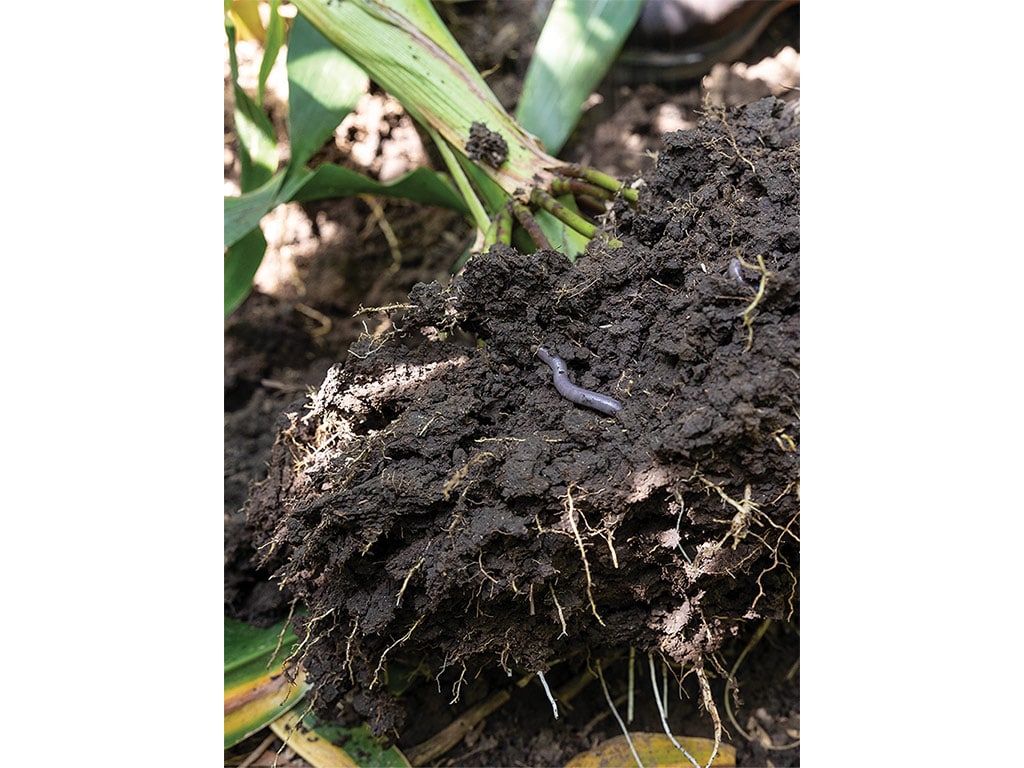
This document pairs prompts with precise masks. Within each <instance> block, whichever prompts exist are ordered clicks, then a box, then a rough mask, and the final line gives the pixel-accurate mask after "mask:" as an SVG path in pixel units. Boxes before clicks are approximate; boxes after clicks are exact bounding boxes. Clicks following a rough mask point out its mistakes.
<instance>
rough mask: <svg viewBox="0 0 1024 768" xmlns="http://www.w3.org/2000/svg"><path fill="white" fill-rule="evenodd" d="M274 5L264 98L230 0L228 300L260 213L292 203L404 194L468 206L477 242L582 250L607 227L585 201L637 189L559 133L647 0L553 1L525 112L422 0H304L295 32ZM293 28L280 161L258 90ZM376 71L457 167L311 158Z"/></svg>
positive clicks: (241, 274)
mask: <svg viewBox="0 0 1024 768" xmlns="http://www.w3.org/2000/svg"><path fill="white" fill-rule="evenodd" d="M278 5H279V3H278V2H277V0H273V1H272V2H271V3H270V10H271V16H270V23H269V24H268V25H267V28H266V29H265V30H264V31H263V32H264V35H265V41H264V44H265V54H264V60H263V66H262V67H261V70H260V76H259V86H258V90H257V95H256V98H255V99H254V98H252V97H250V96H249V95H248V94H246V93H245V91H244V90H243V89H242V88H240V87H238V85H237V73H238V69H237V62H236V60H235V57H234V43H235V36H236V22H237V23H247V24H248V25H252V24H253V22H252V20H251V19H252V14H251V9H248V8H246V9H245V10H246V11H247V13H245V14H242V13H239V12H235V13H232V12H231V11H232V9H233V8H234V5H233V4H232V2H231V0H226V4H225V10H226V11H227V13H226V19H227V21H226V28H227V34H228V40H229V47H230V50H231V65H232V76H233V78H234V81H235V83H236V85H235V89H234V94H235V100H236V107H235V121H236V130H237V134H238V138H239V156H240V162H241V180H240V184H241V189H242V194H241V195H240V196H239V197H230V198H226V199H225V204H224V230H225V312H226V313H227V312H230V311H232V310H233V309H234V308H235V307H237V306H238V305H239V304H240V303H241V302H242V300H243V299H244V298H245V296H246V295H247V294H248V292H249V290H250V287H251V283H252V277H253V275H255V273H256V269H257V268H258V267H259V264H260V261H261V260H262V258H263V253H264V251H265V249H266V240H265V239H264V238H263V235H262V232H261V231H260V229H259V221H260V219H261V218H262V217H263V216H264V215H265V214H266V213H268V212H269V211H270V210H272V209H273V208H274V207H276V206H277V205H280V204H282V203H285V202H290V201H298V202H304V201H310V200H317V199H323V198H330V197H341V196H346V195H354V194H374V195H386V196H393V197H400V198H404V199H408V200H413V201H416V202H421V203H427V204H431V205H437V206H442V207H447V208H450V209H453V210H456V211H459V212H461V213H463V214H464V215H466V216H467V217H468V218H469V219H470V220H471V221H472V223H473V224H474V225H475V226H476V228H477V230H478V238H477V243H476V245H475V250H478V251H481V250H486V249H487V248H489V247H490V246H491V245H492V244H494V243H496V242H503V243H511V242H515V243H516V244H517V245H518V246H520V247H522V248H525V249H527V250H529V249H532V248H555V249H557V250H559V251H562V252H563V253H565V254H566V256H567V257H569V258H570V259H572V258H575V257H576V256H577V255H578V254H579V253H581V252H582V251H583V250H584V249H585V248H586V246H587V244H588V243H589V241H590V240H591V239H592V238H595V237H602V236H603V235H602V233H601V231H600V229H599V227H598V226H597V224H596V221H595V220H594V219H593V218H591V217H590V216H589V215H587V214H586V213H584V211H588V212H595V211H596V212H600V211H602V210H603V208H604V206H605V205H607V202H608V201H610V200H612V199H614V198H615V197H616V196H617V195H622V196H623V197H625V198H626V199H627V200H629V201H635V200H636V192H635V190H632V189H630V188H628V187H625V186H624V185H623V184H622V183H621V182H620V181H619V180H618V179H614V178H612V177H610V176H608V175H606V174H604V173H601V172H600V171H599V170H596V169H592V168H582V167H579V166H576V165H572V164H569V163H566V162H563V161H561V160H558V159H557V158H556V157H555V156H553V155H552V154H550V152H557V151H558V150H559V149H560V148H561V146H562V145H563V144H564V142H565V140H566V138H567V137H568V135H569V133H570V131H571V130H572V128H573V126H574V125H575V123H576V121H577V120H578V118H579V115H580V111H581V107H582V104H583V101H584V100H585V99H586V97H587V96H588V95H589V93H590V91H591V90H592V89H593V87H594V86H596V85H597V83H598V82H599V81H600V80H601V78H602V77H603V75H604V72H605V71H606V69H607V67H608V66H609V65H610V64H611V62H612V60H613V59H614V56H615V54H616V53H617V52H618V50H619V48H620V47H621V45H622V42H623V40H624V39H625V37H626V35H627V34H628V32H629V30H630V29H631V27H632V25H633V23H634V22H635V20H636V17H637V15H638V14H639V10H640V0H619V2H615V3H594V2H592V1H591V0H556V1H555V3H554V5H553V7H552V10H551V13H550V15H549V18H548V23H547V24H546V25H545V28H544V30H543V31H542V33H541V36H540V38H539V40H538V44H537V47H536V51H535V55H534V58H533V60H532V61H531V66H530V69H529V70H528V72H527V77H526V81H525V83H524V90H523V96H522V98H521V100H520V102H519V106H518V109H517V112H516V117H513V116H511V115H509V114H508V112H507V111H506V110H505V108H504V107H503V106H502V104H501V103H500V102H499V101H498V99H497V98H496V97H495V96H494V94H493V92H492V91H491V89H490V88H489V87H488V86H487V84H486V82H485V81H484V79H483V78H482V76H481V75H480V73H479V72H477V71H476V69H475V68H474V66H473V64H472V62H471V61H470V59H469V57H468V56H467V55H466V54H465V52H464V51H463V50H462V48H461V47H460V46H459V44H458V43H457V42H456V40H455V39H454V37H452V35H451V33H450V32H449V31H448V29H447V28H446V27H445V25H444V23H443V22H442V21H441V19H440V17H439V16H438V15H437V12H436V11H435V10H434V8H433V6H431V4H430V3H429V2H428V0H345V2H339V1H338V0H294V5H295V6H296V7H297V9H298V11H299V14H298V15H297V16H296V18H295V19H294V21H293V23H292V25H291V29H290V31H287V32H286V30H285V25H284V22H283V20H282V19H281V17H280V16H279V14H278V13H277V11H278ZM239 10H241V9H239ZM243 19H244V20H245V21H243ZM286 34H287V43H288V56H287V70H288V83H289V114H288V135H289V141H290V144H291V156H290V159H289V161H288V163H287V164H286V165H284V167H282V168H278V164H279V153H278V147H277V142H276V140H275V137H274V131H273V128H272V126H271V124H270V120H269V119H268V118H267V116H266V114H265V113H264V112H263V110H262V104H261V100H262V92H263V87H264V83H265V81H266V77H267V75H268V73H269V71H270V65H271V64H272V63H273V60H274V57H275V56H276V54H277V52H278V51H279V50H280V48H281V46H282V45H283V44H284V40H285V36H286ZM369 80H373V81H374V82H376V83H377V84H378V85H379V86H381V87H382V88H384V89H385V90H386V91H388V92H389V93H391V94H392V95H393V96H394V97H395V98H397V99H398V100H399V101H400V102H401V103H402V105H403V107H404V108H405V109H406V110H407V111H408V112H409V114H410V115H411V116H412V117H413V118H414V119H415V120H416V121H417V122H418V123H419V124H420V125H421V126H422V128H423V129H424V131H425V132H426V133H427V134H428V135H429V136H430V137H431V139H432V140H433V141H434V143H435V145H436V147H437V149H438V152H439V154H440V155H441V157H442V158H443V159H444V162H445V165H446V169H447V174H442V173H438V172H434V171H431V170H429V169H425V168H419V169H416V170H414V171H412V172H411V173H409V174H407V175H405V176H403V177H401V178H399V179H397V180H395V181H394V182H391V183H388V184H384V183H381V182H378V181H375V180H373V179H370V178H367V177H365V176H362V175H361V174H358V173H356V172H354V171H351V170H349V169H346V168H343V167H341V166H337V165H333V164H323V165H320V166H318V167H317V168H316V169H313V170H311V169H309V168H308V167H306V163H307V162H308V161H309V159H310V158H311V157H312V156H313V154H314V153H315V152H316V151H317V150H318V149H319V148H320V147H321V146H322V145H323V143H324V142H325V141H326V140H327V139H328V138H329V137H330V136H331V135H332V133H333V132H334V130H335V128H336V127H337V126H338V124H339V123H340V122H341V120H342V119H343V118H344V117H345V115H347V114H348V113H349V112H350V111H351V110H352V109H354V107H355V104H356V102H357V101H358V99H359V97H360V96H361V95H362V94H363V93H364V92H365V91H366V88H367V85H368V82H369ZM517 118H518V119H517ZM538 136H540V137H543V141H542V139H541V138H538ZM544 142H547V146H545V143H544ZM513 238H515V240H513ZM467 255H468V254H467Z"/></svg>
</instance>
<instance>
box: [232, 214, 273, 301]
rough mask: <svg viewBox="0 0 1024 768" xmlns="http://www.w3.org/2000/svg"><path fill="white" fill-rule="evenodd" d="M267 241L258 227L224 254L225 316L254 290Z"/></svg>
mask: <svg viewBox="0 0 1024 768" xmlns="http://www.w3.org/2000/svg"><path fill="white" fill-rule="evenodd" d="M266 250H267V240H266V238H265V237H263V232H262V231H261V230H260V228H259V227H256V228H255V229H253V230H250V232H249V233H248V234H247V235H244V236H243V237H242V238H241V239H240V240H238V242H236V243H235V244H234V245H232V246H231V247H230V248H228V250H227V253H225V254H224V315H225V317H226V316H227V315H230V314H231V313H232V312H234V311H235V309H236V308H237V307H238V305H239V304H241V303H242V302H243V301H245V297H246V296H248V295H249V291H251V290H252V279H253V277H254V276H255V275H256V270H257V269H259V267H260V262H262V261H263V253H264V252H265V251H266Z"/></svg>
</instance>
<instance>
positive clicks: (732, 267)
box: [729, 257, 750, 288]
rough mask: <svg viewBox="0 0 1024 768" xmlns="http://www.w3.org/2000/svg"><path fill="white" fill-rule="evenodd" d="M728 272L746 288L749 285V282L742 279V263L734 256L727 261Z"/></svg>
mask: <svg viewBox="0 0 1024 768" xmlns="http://www.w3.org/2000/svg"><path fill="white" fill-rule="evenodd" d="M729 274H730V275H732V276H733V277H735V278H736V280H737V281H738V282H739V283H740V284H741V285H745V286H747V287H748V288H749V287H750V284H749V283H748V282H747V281H746V280H744V279H743V265H742V264H740V260H739V259H737V258H735V257H734V258H733V260H732V261H730V262H729Z"/></svg>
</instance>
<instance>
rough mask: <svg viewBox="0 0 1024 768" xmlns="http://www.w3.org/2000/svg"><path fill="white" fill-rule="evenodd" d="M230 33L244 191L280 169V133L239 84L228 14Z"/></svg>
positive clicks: (263, 181)
mask: <svg viewBox="0 0 1024 768" xmlns="http://www.w3.org/2000/svg"><path fill="white" fill-rule="evenodd" d="M224 28H225V31H226V32H227V36H228V58H229V61H230V65H231V82H232V86H233V89H232V90H233V92H234V95H235V133H237V134H238V160H239V163H240V164H241V166H242V173H241V179H240V182H239V183H240V185H241V187H242V191H243V192H248V191H249V190H250V189H255V188H256V187H259V186H262V185H263V184H264V183H265V182H266V181H267V179H269V178H270V177H271V176H272V175H273V173H274V171H275V170H276V169H277V163H278V160H279V157H278V152H277V137H276V136H275V134H274V126H273V125H272V124H271V122H270V118H269V117H267V115H266V114H264V112H263V110H262V109H260V107H259V105H257V104H256V102H255V101H253V100H252V99H251V98H250V97H249V94H247V93H246V92H245V91H244V90H242V87H241V86H240V85H239V84H238V55H237V54H236V53H235V25H234V22H232V21H231V17H230V15H228V16H226V17H225V24H224Z"/></svg>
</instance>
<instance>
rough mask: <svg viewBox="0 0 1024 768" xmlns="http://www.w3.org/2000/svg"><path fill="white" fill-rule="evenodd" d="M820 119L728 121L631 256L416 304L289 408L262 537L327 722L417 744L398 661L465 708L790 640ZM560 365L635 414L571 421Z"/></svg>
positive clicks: (466, 286) (631, 245) (666, 194)
mask: <svg viewBox="0 0 1024 768" xmlns="http://www.w3.org/2000/svg"><path fill="white" fill-rule="evenodd" d="M798 109H799V107H798V105H796V104H785V103H783V102H781V101H779V100H777V99H775V98H767V99H763V100H761V101H758V102H755V103H754V104H751V105H749V106H746V107H742V108H738V109H726V108H724V107H723V108H711V107H709V111H708V114H707V115H706V116H705V119H703V120H702V121H701V123H700V124H699V125H698V127H697V129H695V130H692V131H685V132H678V133H675V134H671V135H668V136H666V137H665V149H664V150H663V151H662V152H661V154H660V156H659V158H658V161H657V164H656V167H655V168H654V169H653V171H651V172H650V173H649V174H647V175H646V176H645V177H644V178H643V183H642V186H641V187H640V190H641V191H640V202H639V205H638V206H637V207H636V209H635V210H634V209H630V208H629V207H628V206H626V204H625V203H624V202H622V201H620V202H618V203H617V204H616V206H615V208H614V209H613V211H612V212H611V214H610V220H609V222H608V228H609V230H611V231H614V234H615V236H616V237H617V238H619V239H620V240H621V241H622V243H623V245H622V246H621V247H618V248H611V247H608V246H607V245H599V246H592V248H591V249H590V250H589V251H588V252H587V253H586V254H585V255H583V256H581V257H580V258H579V260H578V261H577V263H576V264H575V265H573V264H570V263H569V262H568V261H567V260H566V259H565V257H564V256H562V255H561V254H558V253H555V252H551V251H540V252H537V253H534V254H530V255H524V254H521V253H519V252H517V251H515V250H513V249H511V248H502V247H499V248H494V249H492V250H491V251H490V252H489V253H487V254H484V255H480V256H477V257H475V258H474V259H473V260H472V261H471V262H470V264H469V265H468V267H467V268H466V270H465V271H464V273H463V274H462V275H461V276H459V277H458V278H456V279H455V280H453V281H452V283H451V284H450V285H447V286H446V285H441V284H440V283H437V282H433V283H421V284H418V285H417V286H415V288H413V290H412V291H411V292H410V295H409V302H408V305H407V306H406V307H405V308H404V309H403V310H401V311H397V310H394V309H392V310H390V311H389V314H390V316H391V320H392V323H390V324H388V325H387V326H386V327H388V328H389V330H388V331H387V332H386V333H383V334H381V335H378V336H376V337H372V336H364V337H363V338H361V339H360V340H359V341H358V342H357V343H355V344H354V345H353V346H352V347H351V349H350V354H349V357H348V359H347V360H345V362H343V363H339V364H337V365H335V366H333V367H332V368H331V369H330V371H329V372H328V374H327V376H326V379H325V380H324V382H323V384H322V385H321V387H320V388H319V390H318V391H317V392H316V393H315V394H313V395H311V396H310V397H309V398H307V399H306V400H305V401H304V402H302V403H301V405H297V406H296V407H294V408H292V409H290V410H289V412H288V413H287V414H286V416H287V421H286V424H285V426H284V428H283V429H282V430H281V431H280V433H279V434H278V437H277V440H276V443H275V445H274V448H273V449H272V452H271V459H270V464H269V471H268V475H267V479H266V480H265V481H264V482H262V483H261V484H259V485H257V486H255V487H254V488H253V491H252V493H251V495H250V498H249V500H248V503H247V516H248V523H249V525H250V526H251V527H252V529H253V531H254V545H255V547H256V549H257V550H258V551H260V552H261V553H263V556H264V561H265V565H266V567H268V568H270V569H273V570H274V574H275V579H276V581H277V583H278V584H280V585H281V586H282V587H284V588H286V589H288V590H290V592H291V593H292V594H294V595H295V596H296V598H298V600H299V601H300V602H301V604H302V605H304V606H305V607H306V609H307V614H306V615H305V617H303V618H300V619H298V620H297V623H298V625H299V626H298V630H299V633H300V637H305V638H306V639H305V641H304V643H303V646H302V661H303V664H304V665H305V667H306V669H307V671H308V673H309V679H310V680H311V681H312V683H313V685H314V691H315V697H314V700H315V704H316V706H317V708H318V710H319V711H321V712H334V713H336V709H335V708H336V707H337V706H338V705H344V706H343V708H344V709H345V710H346V711H348V712H355V713H357V714H358V715H359V716H361V717H364V718H366V719H367V720H368V722H369V723H370V725H371V727H372V728H373V730H374V731H375V732H377V733H385V732H390V733H391V734H392V735H394V734H398V735H401V733H402V730H403V727H404V724H405V715H406V712H405V710H404V706H403V702H404V701H406V699H404V698H403V697H402V696H400V695H398V694H397V693H396V692H395V691H396V686H397V681H396V678H397V677H398V675H397V673H396V672H395V671H394V670H395V669H397V664H396V662H398V661H400V660H405V661H410V662H411V663H412V665H413V666H415V667H417V668H418V670H419V672H420V673H421V674H422V676H423V677H424V678H426V679H427V683H426V684H425V687H433V686H436V688H437V690H438V691H439V690H440V687H441V685H442V683H443V684H444V685H445V687H446V688H449V687H450V688H451V690H452V691H453V693H454V695H455V696H456V697H458V695H459V690H460V687H461V685H462V683H463V681H470V682H471V681H473V680H474V679H477V678H478V677H479V676H480V675H481V674H483V675H484V676H485V677H486V676H487V675H489V674H491V673H492V672H493V671H494V670H501V671H502V672H503V673H505V674H508V675H511V674H513V673H522V672H532V671H548V670H549V669H550V665H551V664H553V663H554V661H555V660H556V659H566V658H570V657H574V655H575V657H576V658H580V659H583V657H581V656H579V652H580V651H581V650H585V651H586V653H587V654H589V656H590V658H610V657H612V656H614V655H620V654H621V653H622V652H623V651H624V649H626V648H628V647H630V646H633V647H635V648H637V649H638V650H640V651H643V652H653V653H654V654H656V655H660V656H661V657H662V658H664V659H666V660H668V661H670V662H673V663H675V664H681V665H684V666H685V667H686V669H689V670H694V669H696V670H698V671H699V677H703V676H704V675H705V672H707V673H708V674H713V673H714V670H715V663H714V661H713V654H714V653H715V651H716V650H718V649H719V648H720V647H721V646H722V644H723V643H724V642H726V641H727V640H728V639H729V638H731V637H733V636H734V635H735V634H736V633H737V631H738V628H739V626H740V625H741V624H742V623H743V622H744V621H747V620H750V619H756V618H764V617H772V618H782V619H789V618H792V617H793V614H794V612H795V607H796V605H797V600H798V573H799V569H798V565H799V563H798V536H799V521H798V515H799V499H798V496H799V452H798V446H799V439H800V427H799V416H798V413H799V166H800V155H799V115H798ZM734 259H735V260H738V261H739V263H738V264H736V263H734ZM473 342H475V344H474V343H473ZM538 345H543V346H545V347H546V348H547V349H549V350H551V352H552V353H554V354H557V355H559V356H560V357H562V358H563V359H564V360H565V361H566V363H567V365H568V368H569V375H570V377H571V378H572V379H573V381H574V382H575V383H576V384H578V385H580V386H583V387H587V388H588V389H592V390H596V391H599V392H602V393H606V394H608V395H611V396H613V397H615V398H616V399H618V400H619V401H620V402H622V403H623V405H624V407H623V409H622V410H621V411H620V412H618V413H617V414H615V415H613V416H606V415H603V414H600V413H596V412H594V411H590V410H586V409H585V408H581V407H580V406H577V405H574V404H572V403H570V402H568V401H567V400H565V399H563V398H562V397H560V396H559V394H558V393H557V392H556V390H555V388H554V387H553V385H552V381H551V371H550V369H549V368H548V367H547V366H545V365H544V364H543V363H542V362H541V361H540V360H539V359H538V358H537V357H536V355H535V350H536V347H537V346H538ZM579 663H581V664H585V663H586V662H585V660H581V661H580V662H579ZM718 671H719V673H722V670H720V669H719V670H718ZM435 681H436V682H435ZM468 685H469V682H467V686H468ZM437 695H438V698H439V699H440V698H442V694H440V693H438V694H437ZM443 698H444V700H445V702H447V700H448V698H450V697H449V696H448V695H447V692H446V694H445V695H443ZM564 757H568V756H564Z"/></svg>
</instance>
